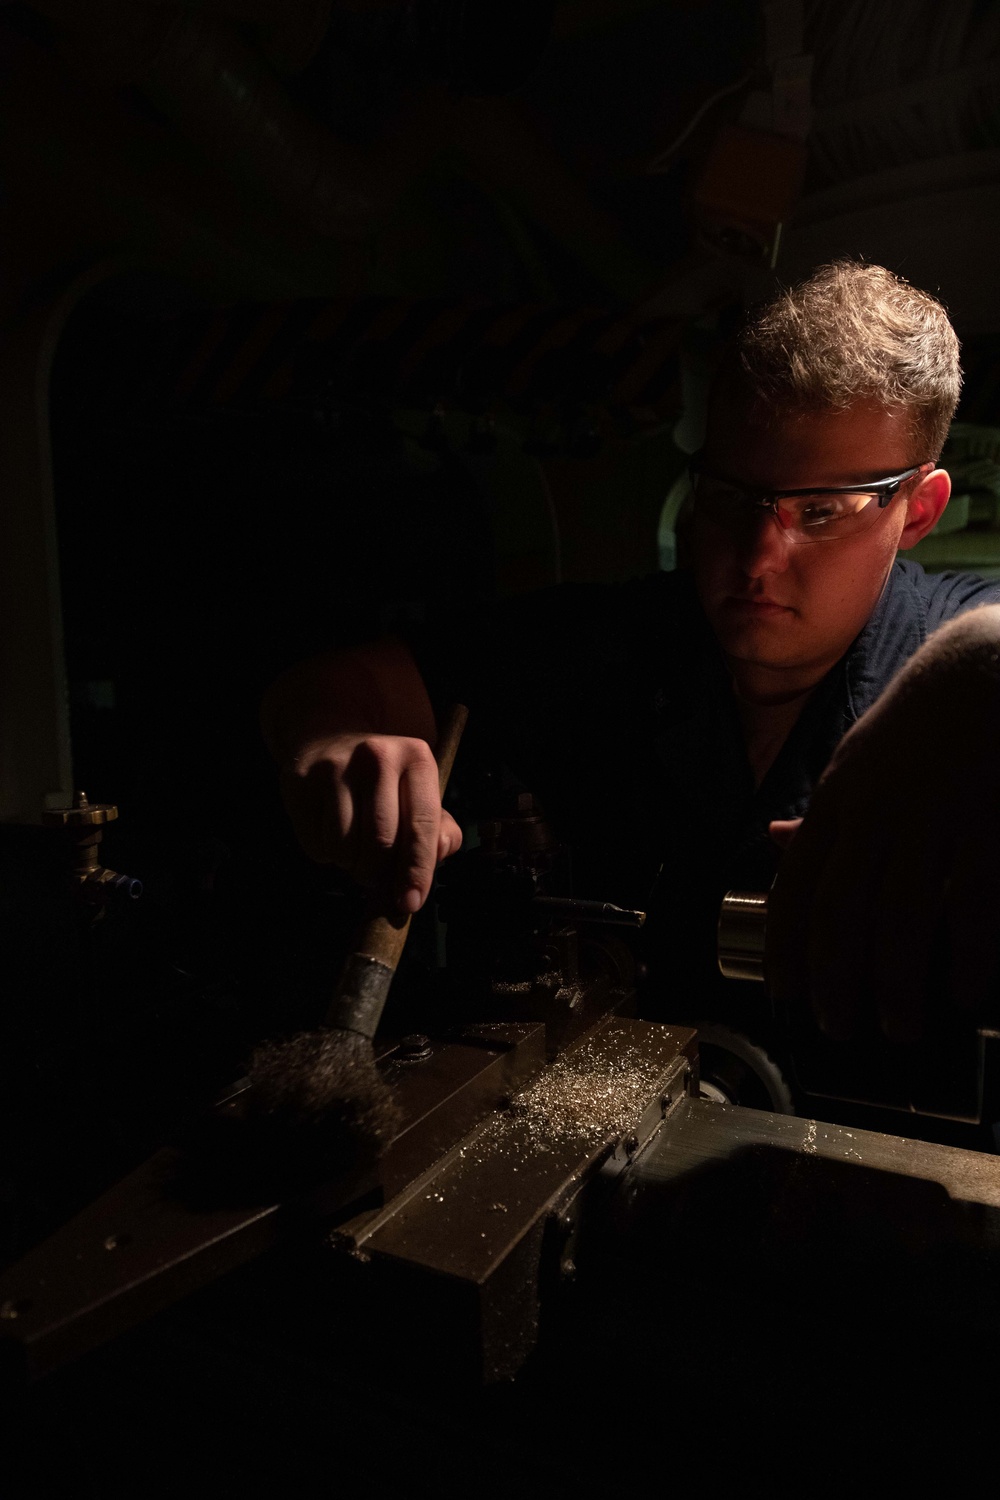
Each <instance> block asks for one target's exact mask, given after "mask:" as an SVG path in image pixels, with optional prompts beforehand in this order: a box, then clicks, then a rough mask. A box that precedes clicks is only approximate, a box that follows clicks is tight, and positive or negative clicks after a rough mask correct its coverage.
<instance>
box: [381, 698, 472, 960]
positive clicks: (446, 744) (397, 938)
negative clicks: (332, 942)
mask: <svg viewBox="0 0 1000 1500" xmlns="http://www.w3.org/2000/svg"><path fill="white" fill-rule="evenodd" d="M468 717H469V710H468V709H467V708H466V706H465V704H464V703H456V704H454V705H453V706H452V707H451V708H450V709H449V711H448V716H447V718H446V719H445V721H444V725H443V727H442V729H441V733H440V735H439V736H438V742H437V763H438V790H439V791H440V793H441V796H442V797H443V796H444V794H445V788H446V787H447V785H448V778H449V776H450V775H451V768H452V766H453V765H454V764H455V754H456V752H457V750H458V746H459V741H460V740H461V738H462V731H463V730H464V728H465V722H466V720H467V719H468ZM376 900H377V908H378V909H377V910H375V911H374V912H373V913H372V914H371V915H370V916H369V917H367V918H366V920H365V924H364V926H363V927H362V929H361V932H360V934H359V936H358V941H357V945H356V947H355V952H356V953H361V954H363V955H364V956H365V957H366V958H374V959H375V960H376V961H377V962H378V963H380V964H385V966H386V968H387V969H395V967H396V965H397V964H398V963H399V959H400V955H401V953H402V951H403V948H404V946H405V943H406V937H407V933H408V932H409V930H410V918H409V917H408V916H404V915H403V913H402V912H399V913H397V914H396V915H395V916H388V915H386V912H385V910H384V902H385V897H384V896H381V897H378V898H376Z"/></svg>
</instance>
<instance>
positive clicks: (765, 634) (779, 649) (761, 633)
mask: <svg viewBox="0 0 1000 1500" xmlns="http://www.w3.org/2000/svg"><path fill="white" fill-rule="evenodd" d="M793 624H794V616H793V615H792V614H791V613H790V612H789V611H785V612H784V613H782V614H781V615H780V616H769V617H767V618H764V619H758V620H752V621H741V622H735V621H733V620H725V621H722V622H721V623H719V624H716V625H715V635H716V638H717V639H718V642H719V645H720V646H721V647H722V649H723V651H724V652H725V653H726V655H727V656H728V657H730V658H731V659H732V660H734V661H745V662H746V663H747V665H755V666H761V667H786V666H792V665H794V664H795V662H796V661H797V660H798V658H799V656H800V655H801V652H800V651H799V650H797V649H796V647H797V644H798V643H797V642H796V640H795V635H796V632H795V630H794V629H793V628H791V627H792V626H793Z"/></svg>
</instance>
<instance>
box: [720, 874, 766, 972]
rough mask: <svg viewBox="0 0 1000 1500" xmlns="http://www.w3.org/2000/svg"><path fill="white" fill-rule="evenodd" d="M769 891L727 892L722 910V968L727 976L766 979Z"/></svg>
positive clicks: (723, 899)
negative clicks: (765, 949)
mask: <svg viewBox="0 0 1000 1500" xmlns="http://www.w3.org/2000/svg"><path fill="white" fill-rule="evenodd" d="M766 927H767V892H766V891H727V892H726V894H725V895H724V896H723V898H722V906H721V907H720V909H719V930H718V937H717V939H716V951H717V953H718V959H719V968H720V970H721V971H722V973H723V974H724V975H725V977H726V978H727V979H756V980H759V981H760V982H761V983H763V981H764V935H765V930H766Z"/></svg>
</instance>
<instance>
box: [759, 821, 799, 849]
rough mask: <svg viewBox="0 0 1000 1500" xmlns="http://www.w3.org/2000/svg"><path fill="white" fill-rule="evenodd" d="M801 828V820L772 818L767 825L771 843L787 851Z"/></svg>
mask: <svg viewBox="0 0 1000 1500" xmlns="http://www.w3.org/2000/svg"><path fill="white" fill-rule="evenodd" d="M801 827H802V819H801V818H774V819H773V820H772V821H771V822H770V823H768V825H767V831H768V834H769V835H770V838H771V842H772V843H774V844H777V846H778V848H779V849H787V848H788V846H789V844H790V843H791V842H792V839H793V838H794V837H795V835H796V834H797V833H798V831H799V829H800V828H801Z"/></svg>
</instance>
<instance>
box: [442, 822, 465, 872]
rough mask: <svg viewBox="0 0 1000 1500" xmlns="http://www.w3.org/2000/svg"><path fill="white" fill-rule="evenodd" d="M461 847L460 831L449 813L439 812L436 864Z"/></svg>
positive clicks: (455, 852)
mask: <svg viewBox="0 0 1000 1500" xmlns="http://www.w3.org/2000/svg"><path fill="white" fill-rule="evenodd" d="M461 847H462V830H461V828H459V826H458V824H457V823H456V822H455V819H454V818H453V817H452V815H451V813H449V812H445V811H444V809H443V808H442V810H441V827H440V829H439V830H438V864H440V863H441V861H442V860H443V859H447V858H448V857H449V855H452V854H457V853H458V851H459V849H461Z"/></svg>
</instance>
